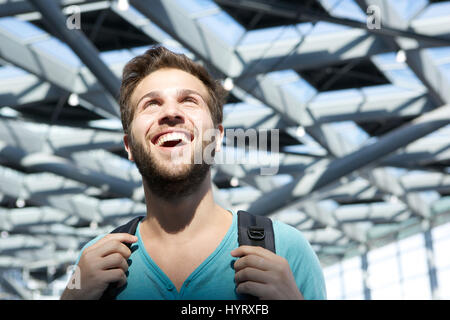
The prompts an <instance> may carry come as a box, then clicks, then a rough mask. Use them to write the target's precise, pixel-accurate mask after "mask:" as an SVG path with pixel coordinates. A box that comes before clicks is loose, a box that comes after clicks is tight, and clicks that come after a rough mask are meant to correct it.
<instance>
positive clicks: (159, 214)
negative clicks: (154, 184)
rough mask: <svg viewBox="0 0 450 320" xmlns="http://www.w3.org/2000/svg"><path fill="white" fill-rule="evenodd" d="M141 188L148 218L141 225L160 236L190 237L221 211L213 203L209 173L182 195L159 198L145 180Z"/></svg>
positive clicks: (167, 238) (172, 237) (154, 234)
mask: <svg viewBox="0 0 450 320" xmlns="http://www.w3.org/2000/svg"><path fill="white" fill-rule="evenodd" d="M144 191H145V199H146V203H147V218H146V219H145V220H144V221H143V224H144V225H145V228H146V229H147V230H148V231H149V232H150V233H151V234H152V235H153V236H154V237H157V238H159V239H164V240H169V239H175V238H176V239H181V240H183V239H192V238H193V236H195V235H198V234H199V233H201V231H202V230H203V229H204V226H205V225H210V223H211V221H212V219H214V218H215V215H216V214H217V213H219V212H220V210H223V209H222V208H220V207H219V206H218V205H217V204H216V203H215V202H214V197H213V193H212V187H211V175H210V173H208V174H207V176H206V177H205V179H204V180H203V182H202V183H201V185H200V186H199V187H198V188H197V190H196V191H195V192H194V193H192V194H190V195H188V196H185V197H182V198H177V199H170V200H168V199H163V198H161V197H158V196H157V195H155V194H154V193H152V192H151V190H150V188H149V187H148V185H147V183H146V182H145V180H144Z"/></svg>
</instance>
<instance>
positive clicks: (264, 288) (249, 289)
mask: <svg viewBox="0 0 450 320" xmlns="http://www.w3.org/2000/svg"><path fill="white" fill-rule="evenodd" d="M236 292H237V293H239V294H250V295H252V296H255V297H258V298H260V299H264V297H270V296H271V287H270V286H268V285H267V284H264V283H259V282H253V281H245V282H241V283H240V284H239V285H237V287H236Z"/></svg>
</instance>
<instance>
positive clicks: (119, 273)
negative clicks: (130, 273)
mask: <svg viewBox="0 0 450 320" xmlns="http://www.w3.org/2000/svg"><path fill="white" fill-rule="evenodd" d="M103 275H104V279H105V281H106V282H108V283H114V282H117V283H118V286H123V285H124V284H125V283H127V276H126V274H125V272H124V271H123V270H122V269H120V268H118V269H110V270H106V271H104V273H103Z"/></svg>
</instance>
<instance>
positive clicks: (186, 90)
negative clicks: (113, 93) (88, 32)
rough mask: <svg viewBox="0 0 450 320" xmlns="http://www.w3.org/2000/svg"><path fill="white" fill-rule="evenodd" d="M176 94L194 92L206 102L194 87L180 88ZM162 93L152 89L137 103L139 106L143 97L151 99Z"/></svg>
mask: <svg viewBox="0 0 450 320" xmlns="http://www.w3.org/2000/svg"><path fill="white" fill-rule="evenodd" d="M176 94H177V96H188V95H190V94H194V95H197V96H200V97H201V98H202V100H203V101H205V102H206V100H205V98H204V97H203V96H202V95H201V94H200V93H199V92H198V91H195V90H192V89H178V90H177V93H176ZM160 95H161V92H160V91H159V90H154V91H150V92H148V93H146V94H144V95H143V96H142V97H141V98H140V99H139V101H138V102H137V104H136V107H137V106H139V104H140V103H141V101H142V100H143V99H145V98H150V99H153V98H158V97H160Z"/></svg>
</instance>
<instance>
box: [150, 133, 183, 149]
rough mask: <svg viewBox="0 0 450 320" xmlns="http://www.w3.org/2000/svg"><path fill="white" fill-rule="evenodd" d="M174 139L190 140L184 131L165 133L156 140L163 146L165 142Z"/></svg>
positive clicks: (157, 143)
mask: <svg viewBox="0 0 450 320" xmlns="http://www.w3.org/2000/svg"><path fill="white" fill-rule="evenodd" d="M173 140H181V141H182V142H184V143H189V142H190V141H189V139H188V137H187V136H186V135H185V134H184V133H181V132H171V133H166V134H163V135H162V136H160V137H159V138H158V140H157V141H156V145H158V146H161V145H162V144H163V143H164V142H166V141H173Z"/></svg>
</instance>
